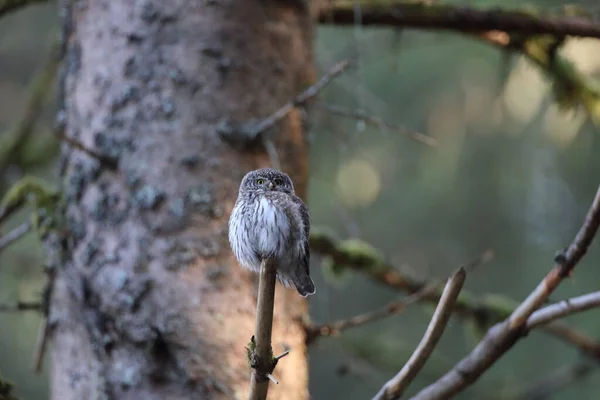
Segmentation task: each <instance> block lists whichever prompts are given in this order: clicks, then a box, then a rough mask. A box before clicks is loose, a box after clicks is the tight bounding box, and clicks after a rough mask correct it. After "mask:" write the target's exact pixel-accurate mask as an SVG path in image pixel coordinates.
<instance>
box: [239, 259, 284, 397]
mask: <svg viewBox="0 0 600 400" xmlns="http://www.w3.org/2000/svg"><path fill="white" fill-rule="evenodd" d="M276 276H277V263H276V261H275V260H274V259H272V258H267V259H264V260H263V261H262V262H261V264H260V275H259V282H258V301H257V304H256V327H255V334H254V336H252V339H251V340H250V344H249V346H248V348H247V351H248V361H249V364H250V367H251V368H252V377H251V381H250V397H249V398H250V400H265V399H266V398H267V392H268V391H269V380H270V378H269V376H270V375H271V374H272V372H273V370H274V369H275V366H276V365H277V361H278V360H279V358H281V357H285V355H282V356H280V357H279V358H275V357H273V350H272V348H271V332H272V330H273V307H274V306H275V280H276Z"/></svg>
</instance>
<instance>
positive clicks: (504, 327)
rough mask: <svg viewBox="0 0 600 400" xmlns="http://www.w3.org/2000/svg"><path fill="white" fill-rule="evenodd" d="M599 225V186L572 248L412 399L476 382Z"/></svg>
mask: <svg viewBox="0 0 600 400" xmlns="http://www.w3.org/2000/svg"><path fill="white" fill-rule="evenodd" d="M599 225H600V187H599V188H598V190H597V192H596V196H595V197H594V201H593V202H592V205H591V207H590V209H589V211H588V214H587V216H586V219H585V221H584V223H583V225H582V227H581V228H580V230H579V232H578V233H577V235H576V236H575V239H574V240H573V242H572V243H571V245H570V246H569V247H568V248H567V250H566V251H565V252H564V254H563V255H561V256H560V257H557V259H556V264H555V265H554V267H553V268H552V270H551V271H550V272H549V273H548V274H547V275H546V277H545V278H544V279H543V280H542V281H541V282H540V284H539V285H538V286H537V287H536V288H535V289H534V290H533V292H532V293H531V294H530V295H529V296H528V297H527V298H526V299H525V300H524V301H523V302H522V303H521V304H520V305H519V307H517V309H516V310H515V311H514V312H513V313H512V314H511V315H510V317H509V318H507V319H506V320H504V321H503V322H501V323H498V324H496V325H494V326H493V327H492V328H490V329H489V330H488V332H487V333H486V335H485V337H484V338H483V340H482V341H481V342H480V343H479V344H478V345H477V346H476V347H475V349H474V350H473V351H472V352H471V353H469V354H468V355H467V356H466V357H464V358H463V359H462V360H461V361H460V362H459V363H458V364H456V365H455V366H454V367H453V368H452V369H451V370H450V371H448V372H447V373H446V374H445V375H444V376H442V377H441V378H440V379H439V380H437V381H436V382H434V383H432V384H431V385H429V386H427V387H426V388H425V389H423V390H422V391H420V392H419V393H417V394H416V395H415V396H414V397H413V399H416V400H424V399H427V400H430V399H449V398H451V397H453V396H455V395H456V394H458V393H460V392H461V391H463V390H464V389H465V388H466V387H467V386H469V385H471V384H472V383H473V382H475V381H476V380H477V379H478V378H479V377H480V376H481V375H482V374H483V373H484V372H485V371H486V370H487V369H488V368H489V367H491V366H492V365H493V364H494V363H495V362H496V361H497V360H498V359H499V358H500V357H501V356H502V355H504V353H506V352H507V351H508V350H509V349H510V348H511V347H512V346H513V345H514V344H515V343H516V342H517V341H518V340H519V339H520V338H521V337H522V336H523V334H524V333H525V332H526V331H527V329H526V328H527V327H526V324H527V320H528V319H529V317H530V316H531V314H533V312H534V311H535V310H536V309H538V308H539V307H540V306H541V305H542V304H543V303H544V302H545V301H546V300H547V299H548V297H549V296H550V294H551V293H552V292H553V291H554V289H556V287H557V286H558V285H559V284H560V283H561V282H562V281H563V279H565V278H566V277H568V276H570V274H571V272H572V271H573V269H574V268H575V266H576V265H577V263H578V262H579V261H580V260H581V258H582V257H583V256H584V254H585V253H586V252H587V249H588V247H589V245H590V244H591V242H592V240H593V238H594V236H595V235H596V232H597V230H598V226H599Z"/></svg>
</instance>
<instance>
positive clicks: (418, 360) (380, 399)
mask: <svg viewBox="0 0 600 400" xmlns="http://www.w3.org/2000/svg"><path fill="white" fill-rule="evenodd" d="M465 278H466V272H465V270H464V268H461V269H459V270H458V271H457V272H456V273H455V274H454V275H453V276H452V278H450V279H449V280H448V283H447V284H446V287H445V288H444V291H443V292H442V296H441V297H440V302H439V304H438V306H437V308H436V309H435V312H434V314H433V317H432V318H431V322H430V323H429V326H428V327H427V331H425V335H424V336H423V339H422V340H421V342H420V343H419V345H418V346H417V348H416V349H415V351H414V353H413V354H412V356H411V357H410V358H409V360H408V361H407V362H406V364H405V365H404V367H403V368H402V369H401V370H400V372H398V374H396V376H394V377H393V378H392V379H390V380H389V381H388V382H387V383H386V384H385V385H383V387H382V388H381V389H380V390H379V392H378V393H377V394H376V395H375V397H373V399H377V400H387V399H398V398H400V396H402V394H403V393H404V391H405V390H406V388H407V387H408V385H410V383H411V382H412V381H413V379H414V378H415V377H416V376H417V374H418V373H419V371H420V370H421V368H423V366H424V365H425V363H426V362H427V360H428V359H429V356H431V353H432V352H433V349H434V348H435V346H436V345H437V343H438V341H439V340H440V338H441V337H442V333H444V329H445V328H446V325H447V324H448V320H449V319H450V315H451V314H452V308H453V307H454V304H455V303H456V299H457V298H458V294H459V293H460V290H461V289H462V287H463V285H464V283H465Z"/></svg>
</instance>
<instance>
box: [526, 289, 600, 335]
mask: <svg viewBox="0 0 600 400" xmlns="http://www.w3.org/2000/svg"><path fill="white" fill-rule="evenodd" d="M599 306H600V291H599V292H593V293H588V294H584V295H583V296H578V297H574V298H572V299H568V300H563V301H561V302H558V303H556V304H552V305H549V306H546V307H544V308H542V309H540V310H538V311H536V312H534V313H533V314H531V317H529V319H528V320H527V329H533V328H537V327H538V326H540V325H545V324H547V323H550V322H552V321H554V320H556V319H559V318H563V317H566V316H568V315H571V314H575V313H580V312H582V311H586V310H589V309H591V308H595V307H599Z"/></svg>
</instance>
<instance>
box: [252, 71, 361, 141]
mask: <svg viewBox="0 0 600 400" xmlns="http://www.w3.org/2000/svg"><path fill="white" fill-rule="evenodd" d="M348 65H350V62H349V61H347V60H345V61H341V62H339V63H337V64H335V65H334V66H333V67H331V68H330V69H329V70H328V71H327V72H326V73H325V75H323V76H322V77H321V79H319V80H318V81H317V83H315V84H314V85H312V86H310V87H309V88H308V89H306V90H305V91H303V92H302V93H300V94H299V95H297V96H296V97H294V98H293V99H292V100H290V101H289V102H287V103H286V104H285V105H284V106H283V107H281V108H280V109H278V110H277V111H275V112H274V113H273V114H271V115H269V116H268V117H267V118H265V119H263V120H261V121H260V122H258V123H257V124H256V125H255V126H254V127H253V135H254V136H255V137H256V136H258V135H259V134H261V133H263V132H264V131H266V130H267V129H269V128H272V127H273V126H275V124H276V123H277V122H279V121H281V120H282V119H284V118H285V117H286V116H287V115H288V114H289V113H290V112H291V111H292V110H293V109H294V108H295V107H298V106H302V105H305V104H306V103H307V102H308V101H309V100H310V99H312V98H313V97H315V96H316V95H317V94H319V92H321V90H323V89H324V88H325V86H327V85H328V84H329V83H330V82H331V81H332V80H333V79H334V78H335V77H336V76H338V75H339V74H341V73H342V72H344V70H345V69H346V68H347V67H348Z"/></svg>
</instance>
